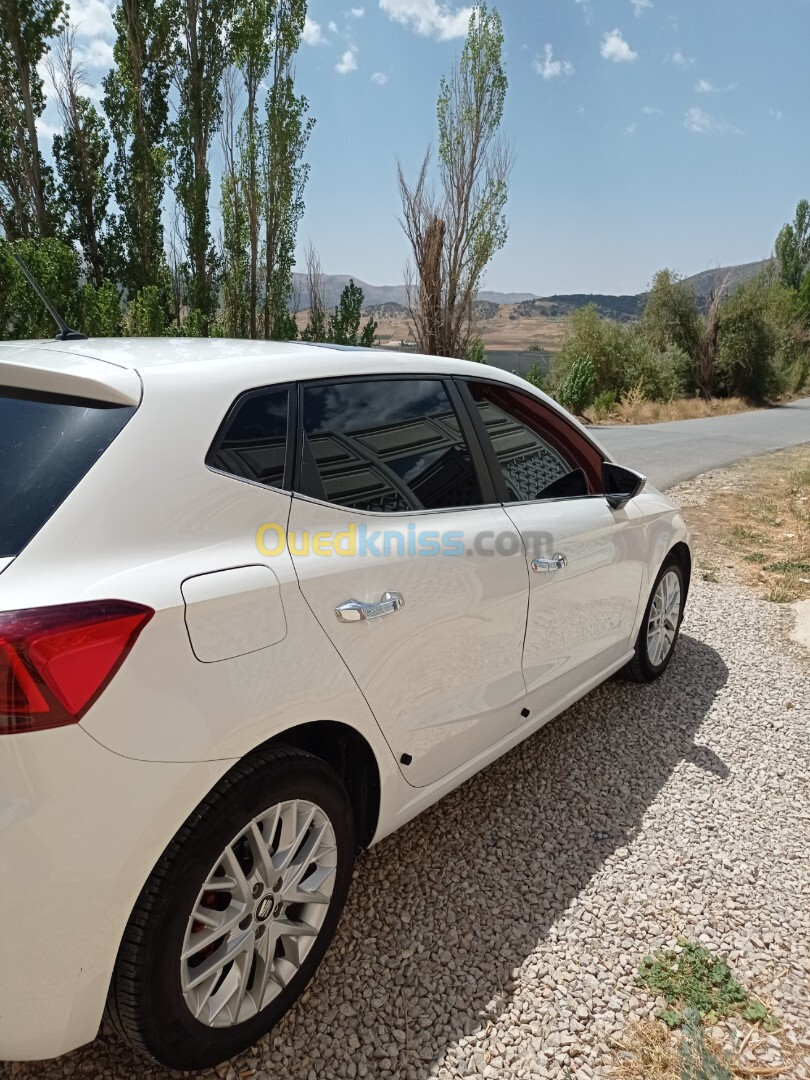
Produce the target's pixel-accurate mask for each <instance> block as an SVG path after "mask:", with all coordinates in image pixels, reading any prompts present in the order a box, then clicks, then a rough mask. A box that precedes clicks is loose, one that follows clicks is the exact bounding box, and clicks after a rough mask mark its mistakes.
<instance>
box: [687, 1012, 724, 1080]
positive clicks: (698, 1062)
mask: <svg viewBox="0 0 810 1080" xmlns="http://www.w3.org/2000/svg"><path fill="white" fill-rule="evenodd" d="M680 1049H681V1057H682V1058H683V1071H682V1072H681V1080H733V1074H732V1072H731V1070H730V1069H729V1068H728V1067H727V1066H726V1065H725V1064H724V1063H723V1062H722V1061H719V1060H718V1058H717V1057H716V1056H715V1054H713V1053H712V1051H711V1048H710V1047H709V1046H707V1044H706V1030H705V1028H704V1027H703V1024H702V1022H701V1019H700V1014H699V1013H698V1012H697V1011H696V1010H694V1009H687V1010H686V1013H685V1015H684V1024H683V1038H682V1039H681V1048H680Z"/></svg>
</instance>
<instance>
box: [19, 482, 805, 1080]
mask: <svg viewBox="0 0 810 1080" xmlns="http://www.w3.org/2000/svg"><path fill="white" fill-rule="evenodd" d="M692 483H693V484H694V485H695V490H694V492H692V494H694V495H695V497H697V496H698V495H699V493H700V490H701V489H704V488H706V482H705V481H704V480H697V481H694V482H692ZM687 489H688V485H682V486H681V489H680V491H679V492H676V493H675V494H676V496H677V495H681V496H684V495H689V494H690V492H689V490H687ZM685 501H686V502H688V501H689V499H688V498H686V499H685ZM791 622H792V613H791V612H790V610H789V609H787V608H785V607H784V606H780V605H775V604H769V603H766V602H765V601H763V600H760V599H758V598H757V596H756V595H755V594H754V593H753V591H752V590H750V589H747V588H744V587H741V586H738V585H736V584H735V583H734V580H733V579H732V578H731V577H730V575H729V576H728V577H725V576H721V577H720V579H719V581H718V582H717V583H710V582H706V581H704V580H702V577H701V573H700V572H699V570H697V569H696V572H695V574H694V577H693V588H692V594H691V596H690V600H689V604H688V607H687V616H686V619H685V622H684V626H683V630H682V636H681V640H680V643H679V646H678V652H677V654H676V657H675V658H674V660H673V663H672V665H671V666H670V668H669V670H668V671H667V673H666V674H665V676H664V677H663V678H662V679H660V680H659V681H658V682H657V683H655V684H653V685H651V686H636V685H632V684H627V683H624V682H621V681H618V680H611V681H610V682H608V683H607V684H605V685H603V686H602V687H599V688H598V689H597V690H596V691H594V692H593V693H591V694H590V695H589V696H588V697H587V698H586V699H585V700H584V701H581V702H580V703H579V704H577V705H576V706H575V707H573V708H572V709H570V710H569V711H568V712H566V713H565V714H564V715H563V716H561V717H559V718H558V719H557V720H556V721H554V722H553V723H551V724H550V725H549V726H548V727H546V728H545V729H544V730H543V731H542V732H540V733H538V734H537V735H536V736H534V737H533V738H532V739H530V740H528V741H527V742H526V743H524V744H523V745H522V746H520V747H518V748H516V749H515V750H514V751H512V752H511V753H509V754H508V755H507V756H506V757H504V758H502V759H501V760H500V761H498V762H497V763H495V764H494V765H492V766H491V767H490V768H489V769H487V770H486V771H485V772H483V773H482V774H480V775H479V776H478V777H475V778H474V779H472V780H471V781H469V782H468V783H467V784H466V785H464V786H463V787H462V788H461V789H459V790H458V791H456V792H454V793H453V794H452V795H450V796H449V797H447V798H446V799H444V800H443V801H442V802H441V803H439V804H438V805H437V806H435V807H433V808H432V809H431V810H429V811H428V812H426V813H425V814H423V815H422V816H421V817H420V818H419V819H417V820H416V821H415V822H413V823H412V824H411V825H410V826H407V827H405V828H404V829H402V830H401V831H400V832H399V833H398V834H396V835H394V836H393V837H390V838H389V839H388V840H386V841H384V842H383V843H382V844H380V845H379V846H378V847H377V848H375V849H374V850H372V851H371V852H369V853H367V854H365V855H364V856H363V857H361V859H360V860H359V862H358V867H357V871H356V875H355V880H354V884H353V888H352V892H351V895H350V899H349V903H348V905H347V909H346V912H345V915H344V918H343V920H342V923H341V927H340V929H339V932H338V937H337V940H336V942H335V944H334V946H333V947H332V949H331V950H330V952H329V954H328V956H327V958H326V960H325V962H324V964H323V965H322V967H321V969H320V971H319V973H318V974H317V976H316V978H315V980H314V982H313V983H312V985H311V987H310V989H309V990H308V991H307V992H306V994H305V995H304V997H303V998H302V999H301V1000H300V1001H299V1003H298V1005H297V1007H296V1008H295V1009H294V1010H293V1011H292V1012H291V1013H290V1014H289V1015H288V1016H287V1017H286V1018H285V1020H284V1021H283V1022H282V1023H281V1024H280V1025H279V1027H277V1028H276V1030H275V1032H274V1033H273V1035H272V1038H271V1039H268V1040H265V1042H264V1043H263V1044H261V1045H260V1046H259V1047H258V1048H257V1049H255V1050H254V1051H253V1052H251V1053H250V1054H248V1055H246V1056H244V1057H243V1058H241V1059H239V1060H237V1061H236V1062H235V1063H234V1064H233V1065H231V1066H225V1067H223V1068H221V1069H220V1070H218V1072H219V1075H220V1076H223V1077H225V1076H227V1077H228V1078H234V1080H235V1078H237V1077H239V1078H244V1077H257V1078H270V1077H273V1078H279V1080H280V1078H288V1077H289V1078H298V1077H302V1078H306V1080H315V1078H316V1077H317V1078H319V1080H321V1078H332V1077H334V1078H341V1080H343V1078H352V1077H371V1078H377V1077H407V1078H413V1080H421V1078H428V1077H437V1078H442V1080H446V1078H451V1077H452V1078H456V1077H472V1076H484V1077H490V1078H492V1077H495V1078H501V1077H504V1078H506V1077H509V1078H512V1077H526V1078H538V1080H539V1078H554V1080H558V1078H559V1080H564V1078H565V1077H567V1076H569V1072H570V1075H571V1076H572V1077H574V1078H590V1077H599V1078H602V1077H604V1078H608V1077H611V1076H612V1075H614V1070H615V1068H616V1061H617V1057H616V1055H617V1051H616V1045H617V1044H620V1043H621V1042H622V1039H623V1037H624V1035H625V1033H626V1031H627V1028H628V1025H629V1024H631V1023H632V1021H634V1020H641V1019H649V1018H651V1017H652V1015H653V1013H654V1011H655V1008H656V1006H655V1002H654V1001H653V1000H652V999H651V998H650V997H649V996H648V995H647V993H646V992H645V991H644V990H642V989H640V988H638V987H637V985H636V982H635V974H636V971H637V968H638V964H639V962H640V961H641V959H642V957H643V956H645V955H646V954H647V953H649V952H650V951H651V950H652V949H654V948H656V947H659V946H671V945H672V944H674V942H675V941H676V939H677V938H678V937H679V936H681V935H684V936H687V937H689V938H692V939H694V940H697V941H699V942H701V943H703V944H705V945H706V946H707V947H708V948H709V949H710V950H712V951H716V952H717V953H719V954H722V955H723V956H724V957H725V958H726V959H727V960H729V962H730V963H731V964H732V966H733V968H734V970H735V973H736V974H737V975H738V976H739V977H740V978H741V979H742V980H743V981H744V983H745V984H746V986H747V987H748V988H749V989H750V990H752V991H754V992H755V993H756V994H757V995H758V996H760V997H761V998H762V1000H763V1001H764V1002H766V1003H767V1004H768V1006H769V1007H771V1008H772V1010H773V1012H774V1013H775V1014H776V1016H777V1017H778V1018H779V1019H780V1020H781V1022H782V1030H781V1031H780V1032H779V1033H778V1035H777V1036H773V1037H771V1039H772V1041H771V1042H770V1043H769V1042H768V1036H766V1035H765V1034H759V1033H755V1034H754V1035H753V1036H752V1038H751V1040H750V1042H749V1049H750V1050H751V1051H752V1053H753V1055H754V1056H755V1057H756V1060H757V1062H758V1063H759V1065H760V1067H766V1066H769V1067H771V1068H777V1066H778V1065H780V1064H782V1065H784V1068H783V1069H781V1070H779V1071H778V1072H776V1073H773V1074H772V1075H778V1076H779V1077H780V1078H782V1080H805V1078H808V1077H810V859H808V852H809V851H810V678H808V666H807V655H806V653H804V652H803V651H802V650H801V649H800V648H799V646H797V645H791V644H789V643H788V633H789V630H790V628H791ZM566 1070H568V1071H566ZM3 1073H5V1075H7V1076H9V1077H19V1078H26V1080H27V1078H29V1077H30V1078H33V1077H37V1078H40V1080H41V1078H45V1080H48V1078H52V1077H54V1078H55V1077H68V1076H77V1077H79V1076H83V1077H86V1076H98V1077H110V1078H112V1077H115V1078H116V1080H135V1078H136V1077H137V1078H139V1080H141V1078H143V1080H146V1078H156V1077H164V1076H166V1075H167V1074H166V1073H165V1072H164V1071H162V1070H159V1069H153V1068H151V1067H150V1065H149V1063H148V1062H144V1061H142V1060H137V1059H133V1057H132V1056H130V1054H129V1053H128V1052H127V1051H126V1050H124V1049H123V1048H122V1046H121V1044H120V1043H118V1042H117V1041H116V1039H115V1038H114V1037H113V1036H112V1035H111V1034H108V1033H104V1034H102V1035H101V1036H100V1037H99V1039H98V1040H97V1041H96V1042H95V1043H94V1044H93V1045H92V1046H91V1047H84V1048H82V1049H80V1050H78V1051H76V1052H75V1053H73V1054H71V1055H68V1056H67V1057H65V1058H63V1059H60V1060H58V1061H54V1062H49V1063H31V1064H21V1063H10V1064H7V1065H6V1066H0V1075H2V1074H3Z"/></svg>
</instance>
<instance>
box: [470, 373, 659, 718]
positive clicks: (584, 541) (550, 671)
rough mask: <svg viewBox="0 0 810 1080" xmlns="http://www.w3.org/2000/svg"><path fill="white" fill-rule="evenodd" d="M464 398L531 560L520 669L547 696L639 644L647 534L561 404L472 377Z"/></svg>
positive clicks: (555, 696)
mask: <svg viewBox="0 0 810 1080" xmlns="http://www.w3.org/2000/svg"><path fill="white" fill-rule="evenodd" d="M464 393H465V398H466V395H467V394H469V397H468V398H466V400H467V401H468V404H469V407H470V409H471V411H472V413H473V416H474V419H475V422H476V424H477V425H479V430H480V431H481V433H482V443H483V445H484V448H485V452H486V454H487V458H488V461H489V463H490V468H491V470H492V473H493V477H494V481H495V484H496V486H497V488H498V490H499V493H500V495H501V497H502V498H503V500H504V507H505V509H506V512H507V513H508V515H509V517H510V518H511V520H512V521H513V522H514V523H515V525H516V526H517V528H518V530H519V531H520V534H521V537H522V539H523V542H524V545H525V549H526V559H527V564H528V568H529V613H528V619H527V623H526V640H525V645H524V652H523V674H524V677H525V679H526V687H527V690H528V691H529V692H531V691H535V690H538V689H539V688H542V687H545V688H547V690H548V702H547V703H548V704H549V705H551V704H553V703H554V702H556V701H559V700H562V699H563V698H565V697H567V696H568V695H569V694H570V693H572V692H573V691H574V690H576V688H577V687H579V686H581V685H583V684H584V683H586V682H587V681H588V680H589V679H592V678H594V677H595V676H597V675H598V674H600V673H602V672H603V671H605V670H606V669H607V668H608V667H609V666H610V665H611V664H613V663H615V662H617V661H619V660H620V659H621V658H622V657H623V656H624V655H625V654H626V653H627V652H628V650H629V649H630V648H631V647H632V635H633V629H634V625H635V621H636V612H637V610H638V604H639V598H640V591H641V584H642V580H643V574H644V537H643V532H642V530H641V528H639V527H638V524H637V522H638V517H637V515H635V514H634V513H633V511H632V507H631V508H629V512H628V510H626V509H622V510H613V509H611V507H610V506H609V505H608V503H607V500H606V499H605V498H604V495H603V494H602V491H601V465H602V458H601V455H600V453H599V451H598V450H597V449H596V448H595V447H594V446H593V445H592V444H591V443H590V442H589V441H588V439H587V438H586V437H585V436H584V435H583V434H582V433H581V432H580V431H579V430H578V429H577V428H576V427H575V426H574V425H573V424H570V423H569V422H568V421H567V420H566V418H565V417H564V415H563V414H562V413H559V412H557V411H556V410H554V409H553V408H552V407H551V406H549V405H546V404H545V403H544V402H543V401H542V400H541V399H540V398H537V397H534V396H532V395H530V394H528V393H524V392H523V391H521V390H518V389H517V388H513V387H510V386H506V385H504V384H494V383H489V382H487V381H484V380H471V381H469V382H468V383H467V385H466V388H465V392H464Z"/></svg>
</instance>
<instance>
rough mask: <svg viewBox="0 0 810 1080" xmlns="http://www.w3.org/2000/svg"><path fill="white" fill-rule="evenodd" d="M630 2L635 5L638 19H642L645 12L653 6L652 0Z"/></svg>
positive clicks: (634, 9) (631, 0) (633, 0)
mask: <svg viewBox="0 0 810 1080" xmlns="http://www.w3.org/2000/svg"><path fill="white" fill-rule="evenodd" d="M630 3H631V4H632V5H633V11H634V12H635V15H636V18H637V19H640V18H641V16H642V15H643V14H644V12H645V11H649V10H650V8H651V7H652V6H653V3H652V0H630Z"/></svg>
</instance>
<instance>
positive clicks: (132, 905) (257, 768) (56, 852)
mask: <svg viewBox="0 0 810 1080" xmlns="http://www.w3.org/2000/svg"><path fill="white" fill-rule="evenodd" d="M690 569H691V556H690V548H689V536H688V533H687V530H686V527H685V525H684V522H683V520H682V519H681V516H680V514H679V513H678V510H677V509H676V508H675V507H674V506H673V504H672V503H671V502H670V501H669V500H668V499H667V498H665V497H664V496H663V495H661V494H660V493H659V492H658V491H656V490H655V489H654V488H653V487H651V486H650V485H649V484H647V485H645V483H644V480H643V478H641V477H639V476H638V475H637V474H635V473H632V472H630V471H628V470H626V469H622V468H620V467H619V466H618V465H616V464H614V463H613V462H612V461H611V459H610V456H609V455H608V454H607V453H605V452H604V450H602V449H601V448H600V447H599V445H598V444H597V443H596V442H595V441H594V439H593V438H592V436H591V435H590V434H589V433H588V432H586V431H585V430H584V429H583V428H582V427H581V426H580V425H579V424H578V423H577V422H576V421H575V420H574V419H573V418H572V417H570V416H568V415H567V414H566V413H565V412H564V411H563V410H562V409H560V408H559V407H558V406H557V405H556V404H554V402H552V401H550V400H549V399H548V398H547V397H545V396H544V395H543V394H541V393H539V392H538V391H536V390H534V389H533V388H532V387H531V386H529V385H528V384H527V383H526V382H524V381H523V380H522V379H519V378H517V377H515V376H513V375H509V374H506V373H504V372H501V371H496V370H493V369H491V368H488V367H482V366H479V365H475V364H471V363H466V362H461V361H452V360H440V359H436V358H431V357H420V356H413V355H405V356H403V355H397V354H391V353H386V352H382V351H380V350H371V351H365V350H340V349H337V348H334V347H326V346H323V347H321V346H314V345H302V344H296V345H284V344H266V343H258V342H245V341H222V340H210V341H199V340H194V341H192V340H158V339H156V340H149V339H138V340H98V341H74V342H56V343H16V344H5V345H3V346H0V1058H3V1059H21V1058H29V1059H30V1058H45V1057H51V1056H55V1055H57V1054H61V1053H63V1052H65V1051H68V1050H70V1049H71V1048H73V1047H76V1046H78V1045H79V1044H81V1043H84V1042H87V1041H89V1040H91V1039H93V1038H94V1036H95V1035H96V1033H97V1031H98V1028H99V1023H100V1021H101V1018H102V1014H103V1012H104V1009H105V1006H106V1008H107V1010H108V1014H109V1016H110V1018H111V1020H112V1022H113V1023H114V1025H115V1026H116V1028H117V1029H118V1030H119V1031H120V1032H121V1033H122V1034H123V1035H124V1036H125V1037H126V1038H127V1039H128V1040H129V1041H130V1042H131V1043H132V1044H133V1046H135V1047H138V1048H140V1049H142V1050H145V1051H147V1052H148V1053H150V1054H152V1055H153V1056H154V1057H155V1058H157V1059H158V1061H160V1062H162V1063H164V1064H165V1065H167V1066H171V1067H175V1068H184V1069H195V1068H204V1067H207V1066H210V1065H212V1064H214V1063H216V1062H220V1061H222V1060H224V1059H226V1058H229V1057H231V1056H232V1055H234V1054H236V1053H237V1052H238V1051H241V1050H243V1049H244V1048H245V1047H247V1046H248V1045H250V1044H251V1043H253V1042H255V1041H256V1040H257V1039H259V1038H260V1037H261V1036H262V1035H263V1034H264V1033H266V1032H267V1031H268V1029H270V1028H271V1027H272V1025H273V1024H274V1023H275V1022H276V1021H277V1020H278V1019H279V1017H280V1016H281V1015H282V1014H283V1013H284V1012H285V1010H286V1009H288V1008H289V1007H290V1005H291V1004H292V1002H294V1001H295V999H296V998H297V997H298V995H299V994H300V993H301V991H302V990H303V988H304V986H305V985H306V983H307V981H308V980H309V979H310V977H311V976H312V974H313V972H314V970H315V968H316V966H317V964H318V962H319V961H320V959H321V957H322V956H323V954H324V952H325V950H326V949H327V947H328V944H329V941H330V939H331V938H332V936H333V934H334V932H335V928H336V925H337V923H338V919H339V917H340V913H341V909H342V907H343V903H344V900H345V897H346V893H347V890H348V887H349V882H350V877H351V872H352V864H353V860H354V856H355V853H356V851H357V850H358V849H359V848H363V847H367V846H368V845H370V844H373V843H375V842H376V841H378V840H380V839H381V838H382V837H384V836H386V835H387V834H388V833H391V832H392V831H393V830H394V829H397V828H398V827H399V826H400V825H402V824H404V823H405V822H406V821H408V820H409V819H410V818H412V817H414V815H416V814H418V813H419V812H420V811H421V810H423V809H424V808H425V807H427V806H429V805H430V804H431V803H434V802H435V801H436V800H437V799H439V798H440V797H441V796H442V795H444V794H445V793H447V792H448V791H450V790H451V789H452V788H454V787H456V786H457V785H458V784H460V783H461V782H462V781H464V780H465V779H467V778H468V777H470V776H472V775H473V774H474V773H475V772H476V771H478V770H479V769H481V768H483V766H485V765H486V764H487V763H488V762H491V761H492V760H493V759H494V758H496V757H498V756H499V755H500V754H503V753H504V752H505V751H506V750H508V749H509V748H510V747H512V746H514V745H515V744H516V743H517V742H519V741H520V740H521V739H524V738H525V737H526V736H527V735H530V734H531V733H532V732H534V731H536V730H537V729H538V728H539V727H541V726H542V725H543V724H545V723H546V722H547V721H548V720H550V719H551V718H552V717H553V716H555V715H556V714H558V713H560V712H561V711H562V710H563V709H565V708H566V707H567V706H568V705H570V704H571V703H572V702H574V701H576V700H577V699H578V698H580V697H582V695H583V694H586V693H587V692H588V691H589V690H590V689H591V688H592V687H594V686H596V685H597V683H600V682H602V681H603V680H604V679H606V678H608V676H610V675H611V674H613V673H614V672H616V671H619V670H620V669H622V668H623V669H625V670H626V672H628V673H629V675H630V676H631V677H632V678H635V679H638V680H649V679H653V678H655V677H656V676H657V675H660V674H661V672H662V671H663V670H664V668H665V667H666V666H667V664H668V662H669V660H670V658H671V655H672V650H673V647H674V645H675V641H676V638H677V635H678V629H679V626H680V621H681V617H682V612H683V605H684V600H685V598H686V592H687V588H688V584H689V575H690Z"/></svg>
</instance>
